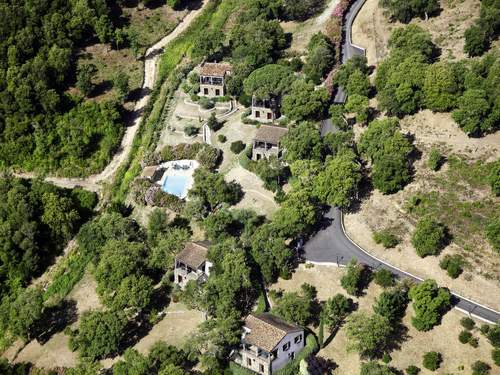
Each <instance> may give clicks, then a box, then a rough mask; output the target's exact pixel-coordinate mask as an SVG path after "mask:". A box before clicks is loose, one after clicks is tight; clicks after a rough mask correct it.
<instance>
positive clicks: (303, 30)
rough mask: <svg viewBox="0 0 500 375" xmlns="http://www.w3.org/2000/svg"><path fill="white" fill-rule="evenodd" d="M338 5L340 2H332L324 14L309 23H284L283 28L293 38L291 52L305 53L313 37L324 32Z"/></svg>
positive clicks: (331, 0)
mask: <svg viewBox="0 0 500 375" xmlns="http://www.w3.org/2000/svg"><path fill="white" fill-rule="evenodd" d="M338 3H339V0H330V1H329V2H328V3H327V6H326V7H325V9H324V10H323V12H321V13H320V14H319V15H317V16H316V17H313V18H310V19H308V20H307V21H304V22H297V21H288V22H282V23H281V27H283V30H284V31H285V33H291V34H292V37H293V39H292V44H291V46H290V48H289V51H290V52H298V53H303V52H304V50H305V49H306V47H307V44H308V43H309V41H310V40H311V37H312V36H313V35H314V34H316V33H318V32H320V31H324V28H325V26H326V22H327V21H328V18H329V17H330V15H331V14H332V12H333V10H334V9H335V7H336V6H337V4H338Z"/></svg>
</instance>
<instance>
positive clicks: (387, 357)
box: [382, 353, 392, 364]
mask: <svg viewBox="0 0 500 375" xmlns="http://www.w3.org/2000/svg"><path fill="white" fill-rule="evenodd" d="M390 361H392V358H391V356H390V355H389V354H388V353H384V355H383V356H382V362H384V363H385V364H387V363H389V362H390Z"/></svg>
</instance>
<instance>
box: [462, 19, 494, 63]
mask: <svg viewBox="0 0 500 375" xmlns="http://www.w3.org/2000/svg"><path fill="white" fill-rule="evenodd" d="M464 37H465V44H464V51H465V53H467V54H468V55H469V56H470V57H473V56H481V55H482V54H483V53H485V52H486V51H487V50H488V48H489V46H490V43H489V40H488V36H487V34H486V32H485V31H484V30H483V29H482V28H481V27H480V26H478V25H472V26H471V27H469V28H468V29H467V30H465V33H464Z"/></svg>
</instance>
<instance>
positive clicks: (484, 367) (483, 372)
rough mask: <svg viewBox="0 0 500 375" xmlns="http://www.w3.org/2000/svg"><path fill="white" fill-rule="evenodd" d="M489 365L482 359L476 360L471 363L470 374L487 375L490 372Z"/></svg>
mask: <svg viewBox="0 0 500 375" xmlns="http://www.w3.org/2000/svg"><path fill="white" fill-rule="evenodd" d="M490 368H491V367H490V366H489V365H488V364H487V363H484V362H482V361H476V362H474V363H473V364H472V366H471V369H472V375H488V374H489V373H490Z"/></svg>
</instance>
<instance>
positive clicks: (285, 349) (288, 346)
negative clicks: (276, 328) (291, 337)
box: [283, 341, 290, 352]
mask: <svg viewBox="0 0 500 375" xmlns="http://www.w3.org/2000/svg"><path fill="white" fill-rule="evenodd" d="M288 349H290V341H288V342H287V343H286V344H285V345H283V351H284V352H286V351H287V350H288Z"/></svg>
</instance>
